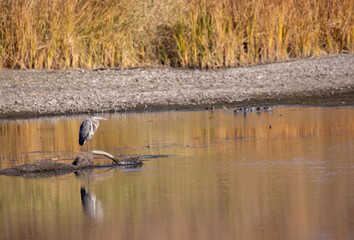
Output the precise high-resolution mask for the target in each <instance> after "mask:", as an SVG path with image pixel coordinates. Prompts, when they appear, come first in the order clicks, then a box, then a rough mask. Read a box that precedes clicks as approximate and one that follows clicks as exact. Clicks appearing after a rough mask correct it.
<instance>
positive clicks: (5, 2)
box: [0, 0, 354, 69]
mask: <svg viewBox="0 0 354 240" xmlns="http://www.w3.org/2000/svg"><path fill="white" fill-rule="evenodd" d="M0 9H2V11H1V13H0V41H1V42H0V67H9V68H36V69H40V68H48V69H53V68H55V69H67V68H97V67H133V66H141V65H158V64H166V65H172V66H189V67H203V68H205V67H222V66H239V65H246V64H255V63H263V62H273V61H278V60H284V59H288V58H291V57H309V56H318V55H323V54H337V53H340V52H350V53H353V52H354V42H353V37H354V27H353V22H354V19H353V9H354V3H353V1H352V0H251V1H249V0H218V1H214V0H174V1H173V0H119V1H117V0H11V1H10V0H2V1H0Z"/></svg>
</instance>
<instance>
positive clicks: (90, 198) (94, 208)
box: [75, 169, 104, 220]
mask: <svg viewBox="0 0 354 240" xmlns="http://www.w3.org/2000/svg"><path fill="white" fill-rule="evenodd" d="M92 174H93V169H85V170H79V171H76V172H75V175H76V176H77V177H78V178H80V179H82V180H85V181H86V180H87V188H86V187H81V188H80V194H81V203H82V207H83V209H84V212H85V214H86V215H87V216H88V217H90V218H92V219H96V220H102V219H103V216H104V213H103V208H102V204H101V201H100V200H98V199H97V197H96V195H95V194H94V193H92V192H91V191H90V180H91V178H92Z"/></svg>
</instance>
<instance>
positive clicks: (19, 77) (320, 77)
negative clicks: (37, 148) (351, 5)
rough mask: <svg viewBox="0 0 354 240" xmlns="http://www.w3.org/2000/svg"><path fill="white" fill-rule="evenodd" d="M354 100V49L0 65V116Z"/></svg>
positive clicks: (346, 103)
mask: <svg viewBox="0 0 354 240" xmlns="http://www.w3.org/2000/svg"><path fill="white" fill-rule="evenodd" d="M244 102H245V103H246V104H247V105H256V104H263V105H264V104H268V105H269V104H327V105H343V104H345V105H352V104H354V54H341V55H337V56H328V57H321V58H310V59H302V60H296V61H289V62H284V63H274V64H266V65H257V66H250V67H240V68H229V69H218V70H193V69H176V68H164V67H160V68H136V69H123V70H119V69H114V70H112V69H111V70H94V71H91V70H70V71H48V70H47V71H45V70H40V71H39V70H6V69H5V70H2V71H0V117H1V118H9V117H35V116H42V115H52V114H79V113H93V112H95V113H101V112H119V111H125V110H144V109H181V108H204V107H207V106H209V107H211V106H215V107H222V106H226V107H231V106H239V105H242V104H243V103H244Z"/></svg>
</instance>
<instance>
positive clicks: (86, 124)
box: [79, 115, 107, 152]
mask: <svg viewBox="0 0 354 240" xmlns="http://www.w3.org/2000/svg"><path fill="white" fill-rule="evenodd" d="M98 120H107V119H105V118H103V117H100V116H97V115H93V116H91V117H88V118H86V119H85V120H84V121H83V122H82V123H81V126H80V132H79V144H80V145H81V146H82V145H84V144H85V142H86V141H88V140H89V139H91V138H92V137H93V135H94V134H95V132H96V130H97V128H98V126H99V125H100V122H99V121H98ZM88 145H89V144H88V142H87V152H88V150H89V146H88Z"/></svg>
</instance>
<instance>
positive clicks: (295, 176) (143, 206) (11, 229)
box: [0, 106, 354, 239]
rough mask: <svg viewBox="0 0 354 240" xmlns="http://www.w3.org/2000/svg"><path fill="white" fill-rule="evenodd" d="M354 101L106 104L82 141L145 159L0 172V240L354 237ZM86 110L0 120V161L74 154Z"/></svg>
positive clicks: (0, 164)
mask: <svg viewBox="0 0 354 240" xmlns="http://www.w3.org/2000/svg"><path fill="white" fill-rule="evenodd" d="M353 110H354V109H353V107H343V108H327V107H299V106H290V107H282V106H279V107H275V109H274V110H273V112H272V113H249V114H247V115H244V114H233V113H232V110H226V111H224V110H216V111H214V112H210V111H186V112H184V111H178V112H174V111H170V112H141V113H121V114H113V115H103V116H104V117H106V118H107V119H108V121H100V123H101V124H100V127H99V129H98V131H97V132H96V134H95V136H94V137H93V139H92V141H91V142H90V149H99V150H104V151H107V152H110V153H112V154H114V155H122V156H130V155H147V157H146V158H147V161H145V162H144V165H143V166H142V167H140V168H133V169H124V168H119V167H118V168H111V169H110V168H102V169H96V170H94V171H86V172H79V173H76V174H74V173H70V174H65V175H59V176H54V177H49V178H26V177H7V176H0V239H83V238H85V239H353V238H354V162H353V159H354V137H353V136H354V121H353V119H354V111H353ZM84 118H85V116H75V117H52V118H40V119H28V120H11V121H1V122H0V146H1V150H0V168H1V169H2V168H7V167H13V166H16V165H19V164H23V163H30V162H34V161H37V160H43V159H53V160H55V161H60V162H67V163H69V162H72V161H73V159H74V158H75V156H76V155H77V154H78V153H79V152H80V151H86V145H85V146H83V147H80V146H79V145H78V131H79V126H80V124H81V122H82V120H83V119H84ZM95 161H96V162H98V163H105V162H108V160H106V159H102V158H97V159H95ZM81 191H82V193H83V196H84V198H83V200H82V199H81Z"/></svg>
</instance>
